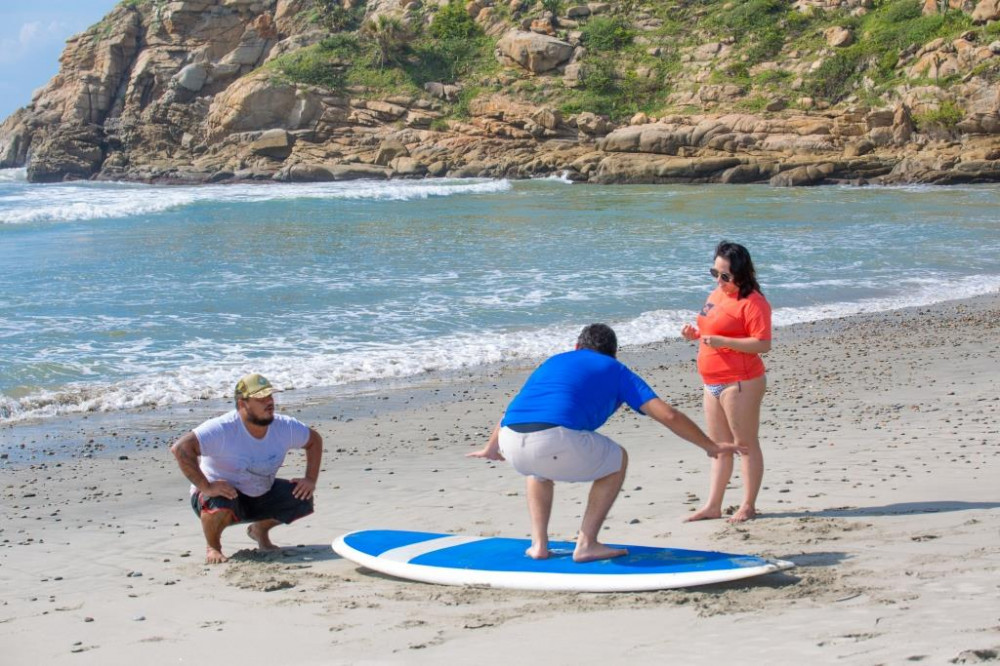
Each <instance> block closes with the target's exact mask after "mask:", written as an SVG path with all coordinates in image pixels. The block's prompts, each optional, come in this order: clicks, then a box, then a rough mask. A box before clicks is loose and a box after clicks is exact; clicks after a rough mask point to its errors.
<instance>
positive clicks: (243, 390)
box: [236, 372, 278, 400]
mask: <svg viewBox="0 0 1000 666" xmlns="http://www.w3.org/2000/svg"><path fill="white" fill-rule="evenodd" d="M272 393H278V389H276V388H274V387H273V386H271V382H269V381H267V378H266V377H264V376H263V375H258V374H257V373H256V372H254V373H252V374H249V375H243V376H242V377H240V381H238V382H236V397H237V398H242V399H243V400H249V399H250V398H266V397H267V396H269V395H271V394H272Z"/></svg>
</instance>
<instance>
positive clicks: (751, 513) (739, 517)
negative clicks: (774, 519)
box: [727, 506, 757, 523]
mask: <svg viewBox="0 0 1000 666" xmlns="http://www.w3.org/2000/svg"><path fill="white" fill-rule="evenodd" d="M756 517H757V509H756V508H754V507H752V506H741V507H740V508H739V509H737V510H736V513H734V514H733V515H732V516H730V517H729V518H727V521H728V522H730V523H743V522H746V521H748V520H753V519H754V518H756Z"/></svg>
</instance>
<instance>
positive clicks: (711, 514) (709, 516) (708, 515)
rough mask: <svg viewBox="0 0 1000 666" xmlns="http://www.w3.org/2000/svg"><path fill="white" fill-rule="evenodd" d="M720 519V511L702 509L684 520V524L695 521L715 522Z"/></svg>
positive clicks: (707, 508)
mask: <svg viewBox="0 0 1000 666" xmlns="http://www.w3.org/2000/svg"><path fill="white" fill-rule="evenodd" d="M719 518H722V510H721V509H712V508H709V507H707V506H706V507H702V508H700V509H698V510H697V511H695V512H694V513H692V514H691V515H690V516H688V517H687V518H685V519H684V522H685V523H693V522H694V521H696V520H717V519H719Z"/></svg>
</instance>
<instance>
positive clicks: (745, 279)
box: [715, 240, 764, 298]
mask: <svg viewBox="0 0 1000 666" xmlns="http://www.w3.org/2000/svg"><path fill="white" fill-rule="evenodd" d="M715 256H716V257H722V258H723V259H725V260H726V261H728V262H729V272H730V273H731V274H732V276H733V283H734V284H735V285H736V286H737V287H739V288H740V298H746V297H747V296H749V295H750V294H752V293H753V292H755V291H758V292H760V293H762V294H763V293H764V292H763V291H761V289H760V285H759V284H757V271H755V270H754V267H753V259H751V258H750V253H749V252H748V251H747V249H746V248H745V247H743V246H742V245H740V244H739V243H730V242H729V241H725V240H724V241H722V242H721V243H719V244H718V245H716V246H715Z"/></svg>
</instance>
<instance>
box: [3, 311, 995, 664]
mask: <svg viewBox="0 0 1000 666" xmlns="http://www.w3.org/2000/svg"><path fill="white" fill-rule="evenodd" d="M998 324H1000V297H998V296H997V295H992V296H988V297H983V298H978V299H973V300H969V301H962V302H951V303H945V304H941V305H939V306H934V307H930V308H919V309H911V310H904V311H898V312H891V313H882V314H876V315H861V316H857V317H852V318H847V319H838V320H831V321H826V322H820V323H814V324H807V325H798V326H793V327H786V328H782V329H779V330H778V331H777V336H776V343H775V347H774V350H773V351H772V352H771V353H770V354H769V355H768V358H767V362H768V366H769V384H770V388H769V393H768V395H767V397H766V399H765V404H764V413H763V427H762V433H761V436H762V442H763V446H764V452H765V457H766V475H765V480H764V489H763V491H762V493H761V498H760V502H759V509H760V510H761V511H762V512H763V515H762V516H761V517H760V518H759V519H757V520H755V521H752V522H749V523H746V524H742V525H729V524H727V523H725V522H724V521H706V522H700V523H694V524H685V523H683V522H682V519H683V518H684V517H685V515H687V513H688V512H689V511H691V510H693V509H694V508H695V507H696V506H697V505H698V504H699V502H700V501H701V498H702V497H703V496H704V493H705V492H706V491H707V484H708V479H707V471H708V459H707V458H705V457H704V456H703V455H702V454H701V452H700V451H699V450H698V449H696V448H695V447H693V446H691V445H689V444H687V443H685V442H683V441H681V440H679V439H677V438H675V437H673V436H672V435H670V433H668V432H667V431H666V430H664V429H663V428H660V427H659V426H657V425H656V424H655V423H653V422H651V421H647V420H645V419H642V418H640V417H637V416H635V415H634V414H631V413H629V412H628V411H627V410H622V411H621V412H620V413H619V414H617V415H616V416H615V417H613V418H612V420H611V421H610V422H609V423H608V424H607V425H606V426H605V427H604V429H603V431H604V432H606V433H607V434H609V435H611V436H612V437H615V438H616V439H618V441H620V442H621V443H622V444H623V445H624V446H625V447H626V448H627V449H628V450H629V454H630V458H631V468H630V470H629V476H628V478H627V480H626V482H625V488H624V490H623V492H622V495H621V497H620V498H619V500H618V502H617V504H616V505H615V507H614V508H613V509H612V513H611V515H610V517H609V519H608V521H607V524H606V528H605V531H604V538H605V539H606V540H608V541H611V542H620V543H640V544H650V545H668V546H674V547H681V548H697V549H711V550H724V551H730V552H745V553H753V554H760V555H765V556H771V557H779V558H782V559H788V560H792V561H793V562H795V563H796V564H797V568H795V569H793V570H791V571H790V572H786V573H780V574H772V575H768V576H762V577H758V578H754V579H749V580H745V581H740V582H737V583H730V584H725V585H716V586H708V587H703V588H694V589H688V590H671V591H661V592H646V593H633V594H591V593H587V594H572V593H541V592H518V591H509V590H492V589H481V588H455V587H441V586H433V585H426V584H420V583H409V582H405V581H400V580H395V579H391V578H387V577H384V576H381V575H378V574H374V573H372V572H370V571H367V570H364V569H360V568H359V567H357V566H355V565H354V564H352V563H351V562H349V561H345V560H342V559H340V558H339V557H337V556H336V555H335V554H334V553H333V552H332V551H331V549H330V547H329V543H330V541H331V540H332V539H333V537H334V536H336V535H337V534H340V533H342V532H345V531H349V530H353V529H361V528H374V527H387V528H402V529H417V530H427V531H455V532H467V533H475V534H484V535H494V534H503V535H508V536H525V535H526V532H527V515H526V509H525V504H524V502H525V500H524V494H523V483H522V480H521V478H520V477H519V476H518V475H517V474H516V473H515V472H513V470H511V469H510V468H509V467H508V466H507V465H506V464H504V463H499V464H491V463H486V462H483V461H477V460H470V459H465V458H464V457H463V454H465V453H466V452H468V451H471V450H473V449H474V448H476V447H479V446H481V445H482V443H483V442H484V438H485V437H486V436H487V434H488V433H489V430H490V428H491V427H492V426H493V424H494V423H495V421H496V419H497V418H498V417H499V415H500V412H501V410H502V409H503V407H504V406H505V404H506V402H507V400H508V399H509V398H510V396H511V394H512V392H513V391H514V390H516V388H517V386H518V385H519V382H520V381H521V380H522V379H523V377H524V376H525V374H526V372H527V369H524V368H520V369H509V370H507V371H506V372H503V373H496V374H491V375H487V376H480V377H475V378H472V379H466V380H454V381H451V380H449V381H448V382H447V383H445V382H441V383H439V384H438V385H436V386H429V387H425V388H422V389H419V390H417V389H414V390H412V391H410V392H408V393H407V392H404V393H399V392H395V393H392V394H387V395H384V396H383V395H373V396H369V397H368V398H367V399H366V400H365V401H364V402H363V403H362V404H363V407H357V405H356V406H355V408H354V410H353V412H351V413H350V414H348V411H349V410H346V408H345V407H344V405H342V404H340V403H337V402H335V403H326V404H323V403H320V404H305V403H297V400H301V398H300V397H297V395H296V393H297V392H294V391H292V392H288V393H285V394H283V396H282V397H281V401H282V403H283V406H284V409H285V411H287V412H289V413H292V414H295V415H297V416H299V417H300V418H303V420H306V421H307V422H309V423H310V424H311V425H314V426H315V427H316V428H317V429H318V430H319V431H320V432H321V433H322V434H323V436H324V438H325V445H326V456H325V458H324V465H323V467H324V472H323V475H322V476H321V478H320V484H319V489H318V493H317V504H318V512H317V513H316V514H315V515H313V516H311V517H309V518H307V519H305V520H303V521H300V522H298V523H296V524H294V525H292V526H289V527H284V528H277V529H276V530H275V531H274V533H273V538H274V540H275V542H276V543H279V544H283V545H287V547H286V548H284V549H283V550H282V551H280V552H279V553H276V554H267V555H265V554H263V553H259V552H256V551H254V550H252V547H253V545H254V544H253V542H251V541H250V539H249V538H247V537H246V535H245V534H244V533H243V530H242V529H241V528H233V529H231V530H229V531H228V532H227V533H226V534H224V536H223V546H224V549H225V551H226V552H227V553H228V554H230V555H231V556H232V560H231V561H230V562H229V563H228V564H224V565H218V566H207V565H205V564H203V553H204V542H203V539H202V536H201V534H200V531H199V526H198V523H197V521H196V519H195V516H194V514H193V513H192V512H191V509H190V506H189V504H188V499H187V482H186V481H185V480H184V479H183V477H182V476H181V474H180V472H179V471H178V469H177V467H176V464H175V463H174V461H173V458H172V457H171V455H170V453H169V451H168V450H167V446H168V445H169V443H170V442H171V441H172V440H173V439H175V438H176V437H178V436H179V435H181V434H182V433H183V432H184V431H185V430H187V429H189V428H190V427H193V426H194V425H196V424H197V423H198V422H200V420H201V419H203V418H207V417H208V416H211V415H212V413H210V411H209V408H208V407H206V406H204V405H202V406H198V407H196V408H183V409H175V410H170V411H164V410H160V411H158V412H147V413H144V414H137V415H110V416H106V417H101V416H96V415H95V416H92V417H90V418H76V419H71V420H52V421H49V422H46V423H44V424H41V425H38V426H31V425H22V426H17V427H6V428H4V429H3V430H2V431H0V444H2V446H3V447H4V448H2V449H0V455H3V456H5V457H3V458H0V479H2V483H0V498H2V521H0V589H2V590H3V592H2V595H0V599H2V601H0V646H2V647H0V664H2V665H3V666H12V665H19V664H73V665H79V664H133V663H141V664H151V665H152V664H173V663H196V662H203V661H205V660H209V661H212V662H216V661H223V660H224V661H225V662H226V663H229V664H342V663H343V664H347V663H350V664H379V663H414V664H423V663H428V664H429V663H443V662H444V660H448V661H450V662H451V663H470V662H472V661H473V660H475V661H476V662H477V663H482V664H509V663H519V662H518V661H517V660H525V659H538V658H540V659H544V660H546V661H547V662H548V663H554V664H569V663H575V664H579V663H585V664H586V663H607V662H613V663H620V662H621V661H624V660H626V659H628V660H631V661H632V662H634V663H644V664H645V663H663V662H665V661H666V660H670V661H671V662H672V663H682V664H683V663H688V664H691V663H713V664H714V663H735V662H737V661H739V662H742V663H755V664H756V663H769V664H774V663H777V664H798V663H804V662H811V663H849V664H902V663H913V662H922V663H931V664H945V663H976V662H984V661H985V662H989V661H998V660H1000V491H998V488H1000V483H998V481H1000V434H998V433H1000V424H998V417H1000V397H998V395H1000V391H998V384H1000V381H998V380H1000V371H998V370H1000V365H998V361H997V354H998V352H997V349H998V347H1000V326H998ZM693 357H694V348H693V347H692V346H689V345H688V343H684V342H681V341H679V340H674V341H668V342H664V343H661V344H658V345H653V346H650V347H645V348H641V349H627V350H625V351H624V352H623V354H622V359H623V360H624V361H625V362H626V363H628V364H630V365H632V366H633V367H635V368H636V369H637V370H639V371H640V372H641V373H642V374H644V375H645V376H646V377H647V379H649V380H650V383H651V384H652V385H653V386H654V387H655V388H656V389H657V390H658V391H659V392H660V394H661V395H662V396H663V397H664V398H666V399H668V400H669V401H671V402H673V403H674V404H675V405H677V406H679V407H681V408H682V409H683V410H684V411H685V412H686V413H688V414H689V415H690V416H692V417H693V418H694V419H695V420H696V421H697V422H698V423H703V422H704V419H703V417H702V414H701V400H700V387H699V382H698V377H697V376H696V374H695V370H694V364H693V362H692V359H693ZM215 407H216V405H213V406H212V408H213V409H214V408H215ZM218 407H220V410H221V408H222V407H221V405H218ZM22 444H23V445H24V448H22V447H21V445H22ZM303 465H304V460H303V459H302V457H301V456H299V455H297V454H295V455H291V456H289V460H288V462H287V466H288V468H289V469H288V472H287V475H288V476H292V475H298V473H299V470H301V469H302V466H303ZM739 486H740V481H739V479H738V478H734V480H733V487H732V488H731V489H730V491H729V492H728V494H727V504H732V505H736V504H737V503H738V501H739V497H740V487H739ZM586 490H587V488H586V486H585V485H559V486H558V487H557V490H556V506H555V511H554V515H553V520H552V536H553V538H571V537H572V536H573V534H574V533H575V530H576V528H577V526H578V521H579V517H580V513H581V508H582V502H583V501H584V499H585V493H586ZM512 660H514V661H512Z"/></svg>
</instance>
